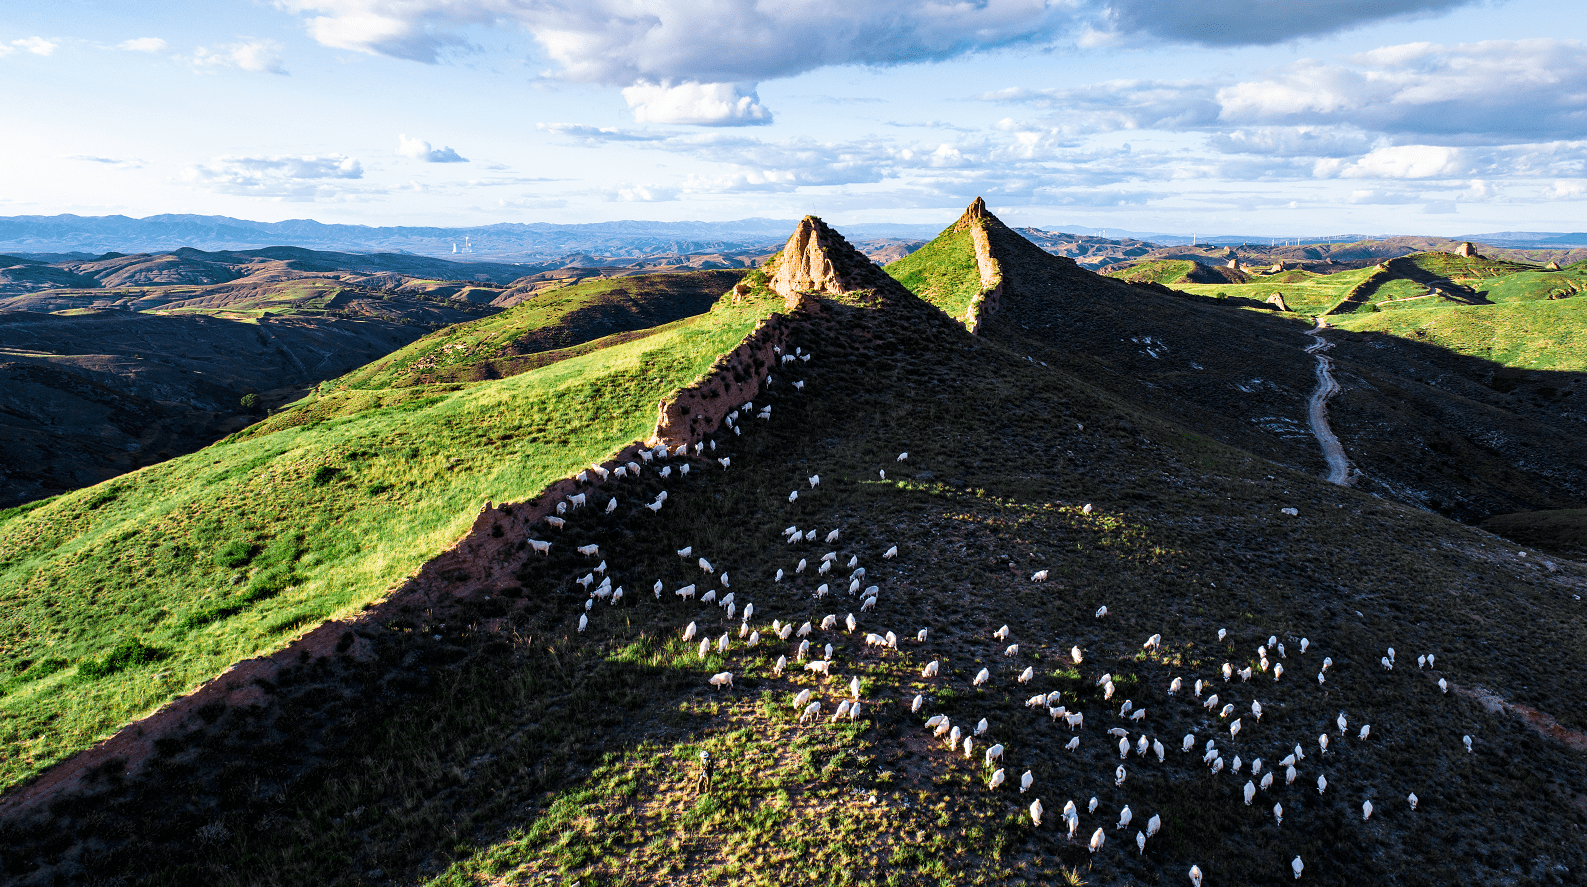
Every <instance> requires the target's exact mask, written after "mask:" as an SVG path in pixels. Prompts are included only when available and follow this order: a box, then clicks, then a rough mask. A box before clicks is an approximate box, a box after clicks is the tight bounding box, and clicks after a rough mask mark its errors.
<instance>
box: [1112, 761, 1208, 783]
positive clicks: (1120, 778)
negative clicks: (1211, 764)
mask: <svg viewBox="0 0 1587 887" xmlns="http://www.w3.org/2000/svg"><path fill="white" fill-rule="evenodd" d="M1214 772H1216V771H1214ZM1128 775H1129V773H1128V772H1126V771H1125V769H1124V765H1123V764H1120V765H1119V766H1118V768H1117V769H1116V770H1114V771H1113V784H1114V785H1123V784H1124V779H1125V777H1126V776H1128Z"/></svg>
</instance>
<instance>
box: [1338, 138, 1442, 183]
mask: <svg viewBox="0 0 1587 887" xmlns="http://www.w3.org/2000/svg"><path fill="white" fill-rule="evenodd" d="M1471 165H1472V164H1471V161H1470V160H1469V159H1468V158H1467V155H1466V152H1465V151H1463V150H1462V149H1460V148H1449V147H1445V146H1442V145H1394V146H1391V147H1387V148H1378V149H1376V150H1374V151H1369V152H1367V153H1366V154H1364V155H1362V156H1361V157H1359V158H1357V159H1355V160H1351V161H1346V160H1340V159H1337V158H1330V159H1326V160H1321V161H1318V163H1317V166H1316V167H1315V170H1314V172H1315V174H1316V175H1318V176H1321V177H1328V178H1333V177H1338V178H1345V179H1432V178H1450V177H1452V176H1458V175H1460V174H1462V173H1465V172H1468V171H1469V170H1470V169H1471Z"/></svg>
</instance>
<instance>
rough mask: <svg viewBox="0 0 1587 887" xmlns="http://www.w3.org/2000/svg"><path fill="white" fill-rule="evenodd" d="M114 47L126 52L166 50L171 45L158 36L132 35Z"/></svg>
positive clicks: (168, 49)
mask: <svg viewBox="0 0 1587 887" xmlns="http://www.w3.org/2000/svg"><path fill="white" fill-rule="evenodd" d="M116 48H117V49H125V50H126V51H128V52H168V51H170V49H171V45H170V44H169V43H166V42H165V41H164V40H161V39H160V38H159V37H134V38H133V39H131V40H123V41H122V42H121V43H119V44H117V45H116Z"/></svg>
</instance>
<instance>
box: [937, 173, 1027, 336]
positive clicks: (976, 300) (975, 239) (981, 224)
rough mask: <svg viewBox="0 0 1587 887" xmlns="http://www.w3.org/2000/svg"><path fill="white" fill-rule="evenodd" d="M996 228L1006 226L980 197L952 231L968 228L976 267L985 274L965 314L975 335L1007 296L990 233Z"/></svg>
mask: <svg viewBox="0 0 1587 887" xmlns="http://www.w3.org/2000/svg"><path fill="white" fill-rule="evenodd" d="M993 225H997V226H1000V227H1001V226H1002V225H1003V223H1002V222H1001V221H999V220H998V218H997V216H994V215H992V214H991V213H990V212H987V209H986V201H985V200H982V199H981V198H979V197H977V198H975V200H974V201H972V202H971V203H970V205H969V207H967V208H966V209H965V211H964V215H962V216H960V217H959V220H958V221H957V222H954V223H953V226H952V227H950V228H949V229H948V230H949V231H963V230H966V229H968V230H969V232H970V240H971V242H972V243H974V244H975V266H976V269H977V270H978V271H979V272H980V273H981V291H980V292H978V293H976V294H975V296H974V297H972V298H971V299H970V306H969V307H968V308H967V309H965V312H964V325H965V328H967V329H968V330H969V331H970V332H972V333H974V332H977V331H979V330H980V329H981V322H982V320H983V319H984V318H985V317H986V316H987V315H988V314H992V313H993V312H995V311H997V309H998V305H999V304H1000V303H1001V301H1002V297H1003V268H1002V266H1001V265H999V264H998V261H997V258H996V257H995V256H993V255H992V245H991V242H990V241H989V240H988V238H987V233H986V232H987V229H988V228H989V227H991V226H993ZM1005 230H1006V229H1005ZM1011 233H1012V232H1011Z"/></svg>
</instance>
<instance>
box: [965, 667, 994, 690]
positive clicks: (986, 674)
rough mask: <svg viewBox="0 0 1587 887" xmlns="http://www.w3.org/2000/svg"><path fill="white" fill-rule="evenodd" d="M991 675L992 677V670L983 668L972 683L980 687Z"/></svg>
mask: <svg viewBox="0 0 1587 887" xmlns="http://www.w3.org/2000/svg"><path fill="white" fill-rule="evenodd" d="M991 677H992V673H991V672H990V671H988V670H986V669H984V668H983V669H981V671H980V672H979V673H977V674H976V676H975V680H973V681H971V682H970V685H971V686H973V687H979V686H981V685H982V684H984V683H986V682H987V681H988V680H989V679H990V678H991Z"/></svg>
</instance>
